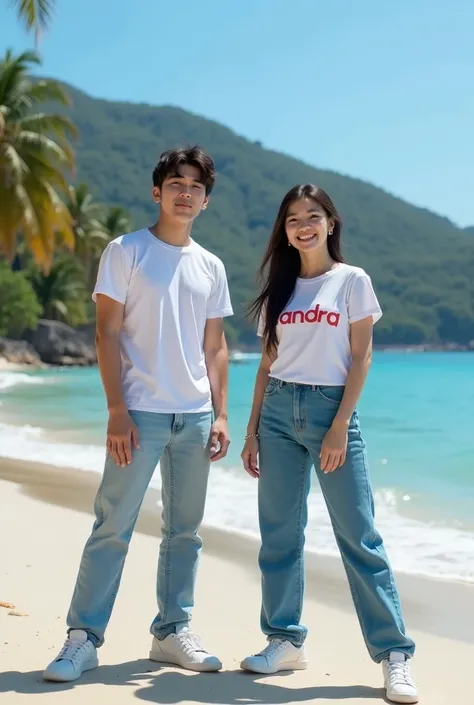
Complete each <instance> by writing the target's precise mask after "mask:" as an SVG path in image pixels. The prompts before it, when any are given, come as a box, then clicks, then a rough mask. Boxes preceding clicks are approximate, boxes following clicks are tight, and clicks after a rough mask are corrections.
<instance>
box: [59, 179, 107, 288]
mask: <svg viewBox="0 0 474 705" xmlns="http://www.w3.org/2000/svg"><path fill="white" fill-rule="evenodd" d="M66 206H67V208H68V210H69V213H70V216H71V222H72V229H73V231H74V239H75V248H74V251H75V253H76V256H77V258H78V260H79V261H80V262H81V264H82V266H83V268H84V272H85V278H86V283H87V285H88V286H89V287H90V286H91V285H92V278H93V273H94V265H95V263H96V262H97V260H98V258H99V257H100V254H101V252H102V250H103V249H104V247H105V246H106V244H107V243H108V242H109V240H110V235H109V231H108V229H107V226H106V225H105V222H104V212H105V208H104V206H103V205H101V204H99V203H96V202H94V197H93V196H92V194H91V193H90V191H89V189H88V187H87V184H79V185H78V186H69V187H68V191H67V198H66Z"/></svg>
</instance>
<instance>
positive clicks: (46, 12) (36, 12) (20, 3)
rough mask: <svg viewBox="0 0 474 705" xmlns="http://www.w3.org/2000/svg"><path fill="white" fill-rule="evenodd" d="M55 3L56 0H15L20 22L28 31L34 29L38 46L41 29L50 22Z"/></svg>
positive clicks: (14, 3)
mask: <svg viewBox="0 0 474 705" xmlns="http://www.w3.org/2000/svg"><path fill="white" fill-rule="evenodd" d="M55 4H56V3H55V0H13V5H14V7H15V8H16V12H17V15H18V19H19V20H20V22H22V24H23V25H24V26H25V28H26V30H27V31H28V32H31V30H33V31H34V33H35V45H36V46H38V41H39V37H40V34H41V31H42V30H44V29H46V27H47V26H48V24H49V21H50V19H51V17H52V15H53V11H54V6H55Z"/></svg>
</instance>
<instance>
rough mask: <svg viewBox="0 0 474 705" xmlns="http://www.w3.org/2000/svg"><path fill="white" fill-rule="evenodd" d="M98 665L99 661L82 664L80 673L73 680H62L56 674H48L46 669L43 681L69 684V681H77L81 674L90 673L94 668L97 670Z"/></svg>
mask: <svg viewBox="0 0 474 705" xmlns="http://www.w3.org/2000/svg"><path fill="white" fill-rule="evenodd" d="M98 665H99V659H94V661H89V662H87V663H85V664H84V666H83V667H82V670H81V672H80V673H78V674H77V676H74V678H64V677H61V676H60V675H59V674H58V673H54V672H50V671H48V670H47V669H46V671H44V673H43V679H44V680H45V681H53V682H54V683H70V682H71V681H77V679H78V678H80V677H81V676H82V674H83V673H85V672H86V671H92V670H93V669H94V668H97V666H98Z"/></svg>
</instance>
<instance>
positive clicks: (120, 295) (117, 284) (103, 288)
mask: <svg viewBox="0 0 474 705" xmlns="http://www.w3.org/2000/svg"><path fill="white" fill-rule="evenodd" d="M130 274H131V261H130V259H129V257H128V255H127V253H126V252H125V250H124V249H123V247H122V245H121V244H120V243H118V242H115V241H112V242H109V244H108V245H107V247H106V248H105V250H104V251H103V253H102V256H101V258H100V262H99V270H98V272H97V280H96V284H95V287H94V291H93V292H92V299H93V301H97V294H105V295H106V296H109V297H110V298H111V299H114V300H115V301H118V302H119V303H121V304H124V303H125V301H126V299H127V291H128V284H129V281H130Z"/></svg>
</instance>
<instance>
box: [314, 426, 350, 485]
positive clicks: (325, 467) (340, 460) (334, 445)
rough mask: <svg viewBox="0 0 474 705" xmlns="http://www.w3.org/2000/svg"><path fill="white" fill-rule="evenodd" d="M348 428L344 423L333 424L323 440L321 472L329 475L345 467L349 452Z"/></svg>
mask: <svg viewBox="0 0 474 705" xmlns="http://www.w3.org/2000/svg"><path fill="white" fill-rule="evenodd" d="M347 433H348V427H347V424H344V423H337V422H336V423H333V425H332V426H331V428H330V429H329V431H328V432H327V433H326V435H325V436H324V438H323V443H322V446H321V453H320V456H319V457H320V458H321V470H322V471H323V472H324V473H325V474H327V473H328V472H333V471H334V470H336V469H337V468H339V467H340V466H341V465H344V462H345V460H346V451H347Z"/></svg>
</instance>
